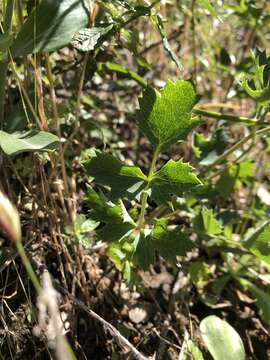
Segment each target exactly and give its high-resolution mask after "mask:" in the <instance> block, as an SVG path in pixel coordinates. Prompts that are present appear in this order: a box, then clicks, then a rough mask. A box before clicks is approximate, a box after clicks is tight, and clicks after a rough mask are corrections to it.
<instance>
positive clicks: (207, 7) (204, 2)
mask: <svg viewBox="0 0 270 360" xmlns="http://www.w3.org/2000/svg"><path fill="white" fill-rule="evenodd" d="M198 1H199V4H200V5H201V6H202V7H203V8H204V9H205V10H207V11H209V12H210V14H211V15H212V16H213V17H218V14H217V11H216V9H215V7H214V6H213V5H212V4H211V2H210V1H209V0H198Z"/></svg>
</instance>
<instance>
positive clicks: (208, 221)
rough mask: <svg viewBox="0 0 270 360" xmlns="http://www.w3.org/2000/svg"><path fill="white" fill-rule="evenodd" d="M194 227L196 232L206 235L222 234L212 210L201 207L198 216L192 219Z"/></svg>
mask: <svg viewBox="0 0 270 360" xmlns="http://www.w3.org/2000/svg"><path fill="white" fill-rule="evenodd" d="M193 224H194V227H195V228H196V230H197V231H198V232H202V233H205V234H207V235H218V234H220V233H221V232H222V229H221V225H220V223H219V222H218V221H217V219H216V218H215V215H214V212H213V210H212V209H208V208H207V207H205V206H203V207H202V209H201V211H200V212H199V214H198V215H197V216H196V217H195V218H194V221H193Z"/></svg>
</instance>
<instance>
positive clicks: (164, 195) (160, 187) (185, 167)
mask: <svg viewBox="0 0 270 360" xmlns="http://www.w3.org/2000/svg"><path fill="white" fill-rule="evenodd" d="M200 184H201V181H200V180H199V179H198V178H197V176H196V175H195V173H194V172H193V168H192V167H191V166H190V165H189V164H186V163H183V162H182V161H180V160H179V161H174V160H169V161H168V162H167V163H166V164H165V165H164V166H163V167H162V168H161V169H160V170H159V171H158V172H156V173H155V174H154V176H153V179H152V181H151V183H150V186H151V189H152V193H151V197H152V198H153V199H154V200H155V202H157V203H158V204H162V203H166V202H168V201H170V198H171V195H178V196H181V195H182V194H183V192H184V191H189V190H191V189H193V188H194V187H195V186H198V185H200Z"/></svg>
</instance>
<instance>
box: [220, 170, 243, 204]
mask: <svg viewBox="0 0 270 360" xmlns="http://www.w3.org/2000/svg"><path fill="white" fill-rule="evenodd" d="M238 173H239V168H238V167H237V166H236V165H232V164H228V165H227V166H226V168H225V169H224V170H223V171H222V173H221V176H220V178H219V180H218V181H217V183H216V189H217V190H218V191H219V193H220V195H221V196H222V197H223V198H225V199H226V198H228V197H229V196H230V195H231V193H232V192H233V191H234V188H235V186H236V183H237V178H238Z"/></svg>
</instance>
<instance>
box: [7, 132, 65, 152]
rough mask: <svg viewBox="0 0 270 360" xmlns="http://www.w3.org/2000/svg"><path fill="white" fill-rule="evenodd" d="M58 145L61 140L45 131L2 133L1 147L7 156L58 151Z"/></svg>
mask: <svg viewBox="0 0 270 360" xmlns="http://www.w3.org/2000/svg"><path fill="white" fill-rule="evenodd" d="M58 145H59V138H58V137H57V136H56V135H54V134H51V133H48V132H45V131H39V132H38V131H22V132H16V133H12V134H9V133H6V132H4V131H0V147H1V149H2V150H3V152H4V153H5V154H7V155H18V154H20V153H23V152H33V151H50V150H55V149H57V147H58Z"/></svg>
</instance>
